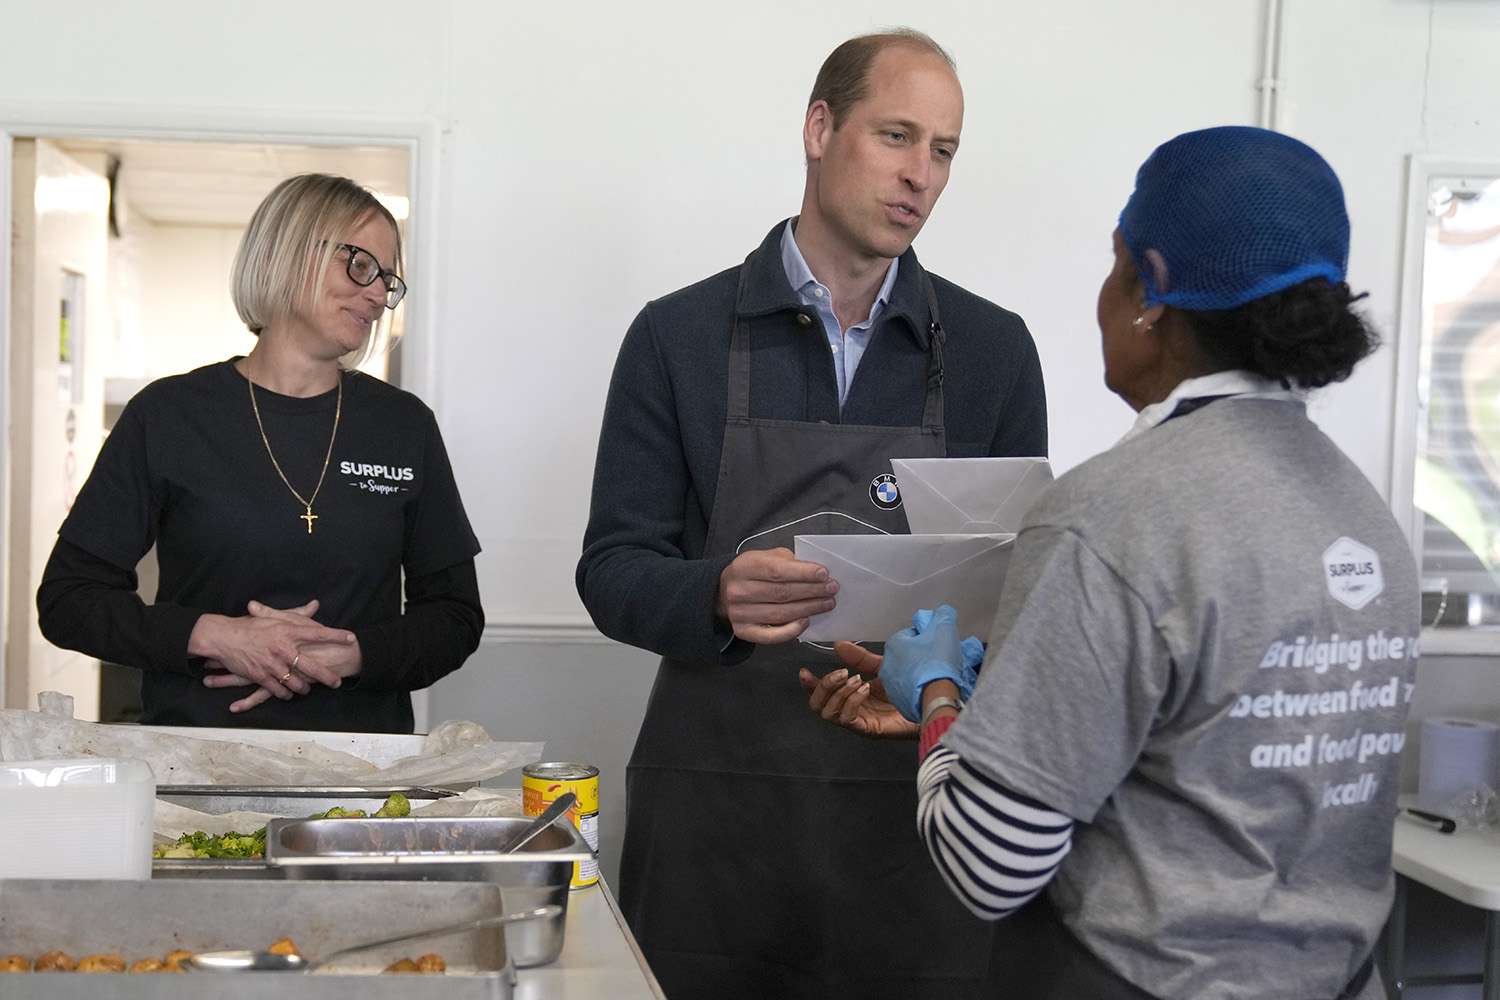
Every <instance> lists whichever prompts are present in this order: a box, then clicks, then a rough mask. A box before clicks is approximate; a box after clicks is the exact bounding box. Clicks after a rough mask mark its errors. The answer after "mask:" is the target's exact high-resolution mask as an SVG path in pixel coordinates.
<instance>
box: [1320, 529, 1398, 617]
mask: <svg viewBox="0 0 1500 1000" xmlns="http://www.w3.org/2000/svg"><path fill="white" fill-rule="evenodd" d="M1323 573H1324V576H1325V577H1326V579H1327V582H1328V594H1329V596H1330V597H1332V598H1333V599H1334V600H1335V601H1338V602H1339V603H1340V604H1342V605H1344V606H1345V607H1347V608H1351V609H1353V610H1355V611H1358V610H1360V609H1361V608H1363V607H1364V606H1365V605H1366V604H1369V603H1370V602H1371V601H1373V600H1375V598H1377V597H1379V596H1380V592H1381V591H1383V590H1385V574H1383V573H1382V572H1381V571H1380V555H1379V553H1377V552H1376V551H1375V550H1374V549H1372V548H1370V547H1369V546H1368V545H1361V544H1360V543H1359V542H1356V541H1355V540H1354V539H1352V538H1348V537H1345V538H1340V539H1339V540H1338V541H1336V542H1334V543H1333V544H1332V545H1330V546H1328V548H1327V549H1325V550H1324V551H1323Z"/></svg>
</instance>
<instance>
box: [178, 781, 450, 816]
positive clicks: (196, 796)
mask: <svg viewBox="0 0 1500 1000" xmlns="http://www.w3.org/2000/svg"><path fill="white" fill-rule="evenodd" d="M397 792H400V793H401V794H402V795H405V796H406V797H407V798H408V799H410V800H411V801H412V806H413V808H416V807H418V806H421V805H426V804H427V803H428V802H432V801H435V800H437V799H446V798H451V797H453V796H454V795H457V794H458V793H457V792H455V791H454V790H453V789H451V788H435V787H430V786H426V785H418V786H403V785H390V786H361V785H328V786H318V785H311V786H310V785H158V786H156V797H157V798H159V799H162V800H164V801H167V802H171V803H173V804H174V805H179V806H186V807H187V808H189V809H196V810H198V811H199V812H206V813H228V812H258V813H268V814H270V815H272V816H285V817H287V818H289V819H296V818H299V817H306V816H307V815H309V814H311V813H317V812H327V811H328V810H329V809H331V808H333V807H334V806H343V807H344V808H345V809H363V810H365V811H366V812H370V813H373V812H375V811H376V810H377V809H379V808H380V807H381V806H383V805H385V800H386V799H387V798H389V797H390V796H391V795H393V794H395V793H397Z"/></svg>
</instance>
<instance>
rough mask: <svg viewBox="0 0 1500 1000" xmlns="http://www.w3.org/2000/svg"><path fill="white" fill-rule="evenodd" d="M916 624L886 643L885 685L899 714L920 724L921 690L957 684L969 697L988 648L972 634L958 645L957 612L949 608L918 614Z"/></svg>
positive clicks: (882, 667) (882, 677)
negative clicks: (940, 683) (936, 684)
mask: <svg viewBox="0 0 1500 1000" xmlns="http://www.w3.org/2000/svg"><path fill="white" fill-rule="evenodd" d="M911 625H912V627H911V628H907V629H902V630H901V631H900V632H897V633H896V634H895V635H893V636H891V637H890V638H889V639H887V640H886V644H885V660H884V661H883V662H882V663H881V664H880V682H881V684H883V685H884V686H885V694H886V697H887V698H888V699H890V702H891V704H892V705H895V706H896V709H897V711H899V712H900V713H901V715H902V716H903V717H905V718H906V719H907V720H908V721H910V722H920V721H922V689H923V688H924V687H926V686H927V685H928V684H931V683H932V682H933V681H939V680H948V681H952V682H953V683H954V684H956V685H958V690H959V693H960V694H961V695H963V697H964V698H965V699H967V698H968V697H969V695H971V694H973V693H974V682H975V681H976V680H978V678H979V675H978V674H977V673H976V672H975V668H976V667H978V666H979V663H980V662H981V661H982V660H983V659H984V644H983V643H981V642H980V641H979V640H978V639H977V638H975V637H973V636H970V637H969V638H967V639H965V640H963V641H962V642H960V641H959V639H958V612H957V611H955V610H953V608H952V607H950V606H949V605H947V604H939V605H938V606H937V609H936V610H935V611H926V610H923V611H918V612H917V613H916V614H914V615H912V617H911Z"/></svg>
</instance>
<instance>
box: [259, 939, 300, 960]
mask: <svg viewBox="0 0 1500 1000" xmlns="http://www.w3.org/2000/svg"><path fill="white" fill-rule="evenodd" d="M266 951H269V952H270V953H271V954H273V955H298V956H300V955H301V954H302V952H300V951H298V950H297V942H295V941H293V940H292V939H291V938H289V937H284V938H277V939H276V943H275V944H273V945H271V947H269V948H267V949H266Z"/></svg>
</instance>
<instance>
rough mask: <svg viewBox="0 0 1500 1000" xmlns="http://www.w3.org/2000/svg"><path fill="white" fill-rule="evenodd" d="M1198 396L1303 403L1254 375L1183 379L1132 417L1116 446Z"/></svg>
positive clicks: (1275, 381) (1222, 374)
mask: <svg viewBox="0 0 1500 1000" xmlns="http://www.w3.org/2000/svg"><path fill="white" fill-rule="evenodd" d="M1200 396H1248V397H1250V398H1252V399H1289V400H1296V401H1298V402H1303V401H1305V397H1304V395H1303V394H1302V393H1300V392H1296V391H1294V390H1291V389H1288V388H1286V387H1285V386H1283V385H1282V384H1281V381H1280V380H1279V379H1274V378H1266V377H1265V376H1263V375H1257V374H1255V373H1254V372H1248V371H1242V370H1231V371H1222V372H1214V373H1212V374H1210V375H1200V376H1198V377H1197V378H1190V379H1185V380H1184V381H1182V382H1180V383H1178V385H1177V388H1175V389H1173V390H1172V391H1171V392H1170V393H1168V394H1167V398H1166V399H1164V400H1162V401H1161V402H1160V403H1152V404H1151V405H1150V406H1147V407H1145V408H1144V409H1142V410H1141V412H1140V413H1139V414H1137V415H1136V418H1135V423H1134V424H1133V425H1131V428H1130V430H1129V431H1127V432H1126V434H1125V436H1124V437H1123V438H1121V439H1120V444H1124V443H1125V442H1126V441H1129V440H1131V439H1132V438H1136V437H1139V436H1140V435H1142V434H1144V433H1146V432H1147V431H1149V430H1150V429H1151V428H1153V427H1155V426H1157V425H1158V424H1161V423H1165V422H1166V419H1167V418H1168V417H1170V416H1171V415H1172V414H1173V412H1175V411H1176V409H1177V404H1178V403H1180V402H1182V401H1183V400H1184V399H1195V398H1197V397H1200Z"/></svg>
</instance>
